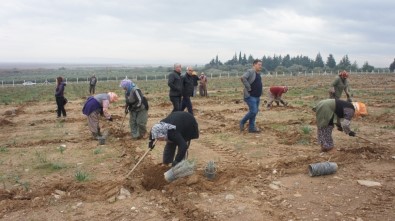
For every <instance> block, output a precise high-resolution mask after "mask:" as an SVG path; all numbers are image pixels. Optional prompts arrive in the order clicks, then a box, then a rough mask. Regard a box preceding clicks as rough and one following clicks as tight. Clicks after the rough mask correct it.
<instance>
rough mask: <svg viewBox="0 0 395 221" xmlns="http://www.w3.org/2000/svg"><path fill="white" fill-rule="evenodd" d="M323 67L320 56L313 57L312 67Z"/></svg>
mask: <svg viewBox="0 0 395 221" xmlns="http://www.w3.org/2000/svg"><path fill="white" fill-rule="evenodd" d="M324 66H325V65H324V61H323V60H322V57H321V54H320V53H318V54H317V56H316V57H315V61H314V67H319V68H323V67H324Z"/></svg>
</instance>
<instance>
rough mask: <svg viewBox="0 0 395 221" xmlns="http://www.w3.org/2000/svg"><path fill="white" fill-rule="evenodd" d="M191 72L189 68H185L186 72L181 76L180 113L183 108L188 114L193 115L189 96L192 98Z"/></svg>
mask: <svg viewBox="0 0 395 221" xmlns="http://www.w3.org/2000/svg"><path fill="white" fill-rule="evenodd" d="M192 73H193V70H192V68H191V67H187V72H186V73H185V75H183V76H182V78H181V80H182V104H181V111H184V110H185V108H187V109H188V112H189V113H190V114H192V115H193V109H192V102H191V96H193V76H192Z"/></svg>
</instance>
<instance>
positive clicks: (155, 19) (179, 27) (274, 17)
mask: <svg viewBox="0 0 395 221" xmlns="http://www.w3.org/2000/svg"><path fill="white" fill-rule="evenodd" d="M267 2H268V3H267ZM240 51H241V52H242V53H245V54H246V55H247V56H248V55H250V54H251V55H252V56H253V57H254V58H262V57H263V56H264V55H266V56H273V55H274V54H276V55H283V56H284V55H286V54H289V55H291V56H296V55H306V56H309V57H310V58H312V59H315V57H316V55H317V54H318V53H321V56H322V57H323V60H324V62H326V59H327V57H328V55H329V54H333V55H334V57H335V60H336V62H339V61H340V59H341V58H342V57H343V56H344V55H348V57H349V59H350V60H351V62H353V61H357V63H358V65H359V67H361V66H362V65H363V63H364V62H365V61H368V62H369V64H370V65H373V66H375V67H388V66H389V65H390V63H391V62H393V61H394V58H395V1H394V0H365V1H363V0H331V1H324V0H321V1H318V0H295V1H294V0H277V1H270V2H269V1H263V0H228V1H214V0H196V1H191V0H189V1H180V0H156V1H154V0H128V1H127V0H0V62H66V63H74V62H78V63H85V62H95V63H108V62H111V63H128V64H169V65H172V64H173V63H176V62H180V63H181V64H184V66H185V65H191V64H206V63H208V62H209V61H210V60H211V59H212V58H214V57H215V56H216V55H218V56H219V59H220V60H221V61H223V62H225V61H227V60H229V59H231V58H232V57H233V55H234V54H235V52H236V53H237V55H238V54H239V52H240Z"/></svg>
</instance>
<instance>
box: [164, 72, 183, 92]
mask: <svg viewBox="0 0 395 221" xmlns="http://www.w3.org/2000/svg"><path fill="white" fill-rule="evenodd" d="M175 80H176V79H175V76H174V74H173V73H171V74H169V80H168V81H167V85H168V86H169V87H170V88H171V89H172V90H175V91H179V90H180V89H179V88H177V86H176V85H175V84H174V81H175Z"/></svg>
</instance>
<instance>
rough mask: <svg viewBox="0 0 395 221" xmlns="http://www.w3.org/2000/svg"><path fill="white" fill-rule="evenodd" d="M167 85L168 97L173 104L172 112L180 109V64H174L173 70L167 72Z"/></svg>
mask: <svg viewBox="0 0 395 221" xmlns="http://www.w3.org/2000/svg"><path fill="white" fill-rule="evenodd" d="M167 85H168V86H169V87H170V91H169V97H170V101H171V103H172V104H173V110H172V112H174V111H180V110H181V95H182V82H181V64H178V63H176V64H174V70H173V72H171V73H170V74H169V79H168V81H167Z"/></svg>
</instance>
